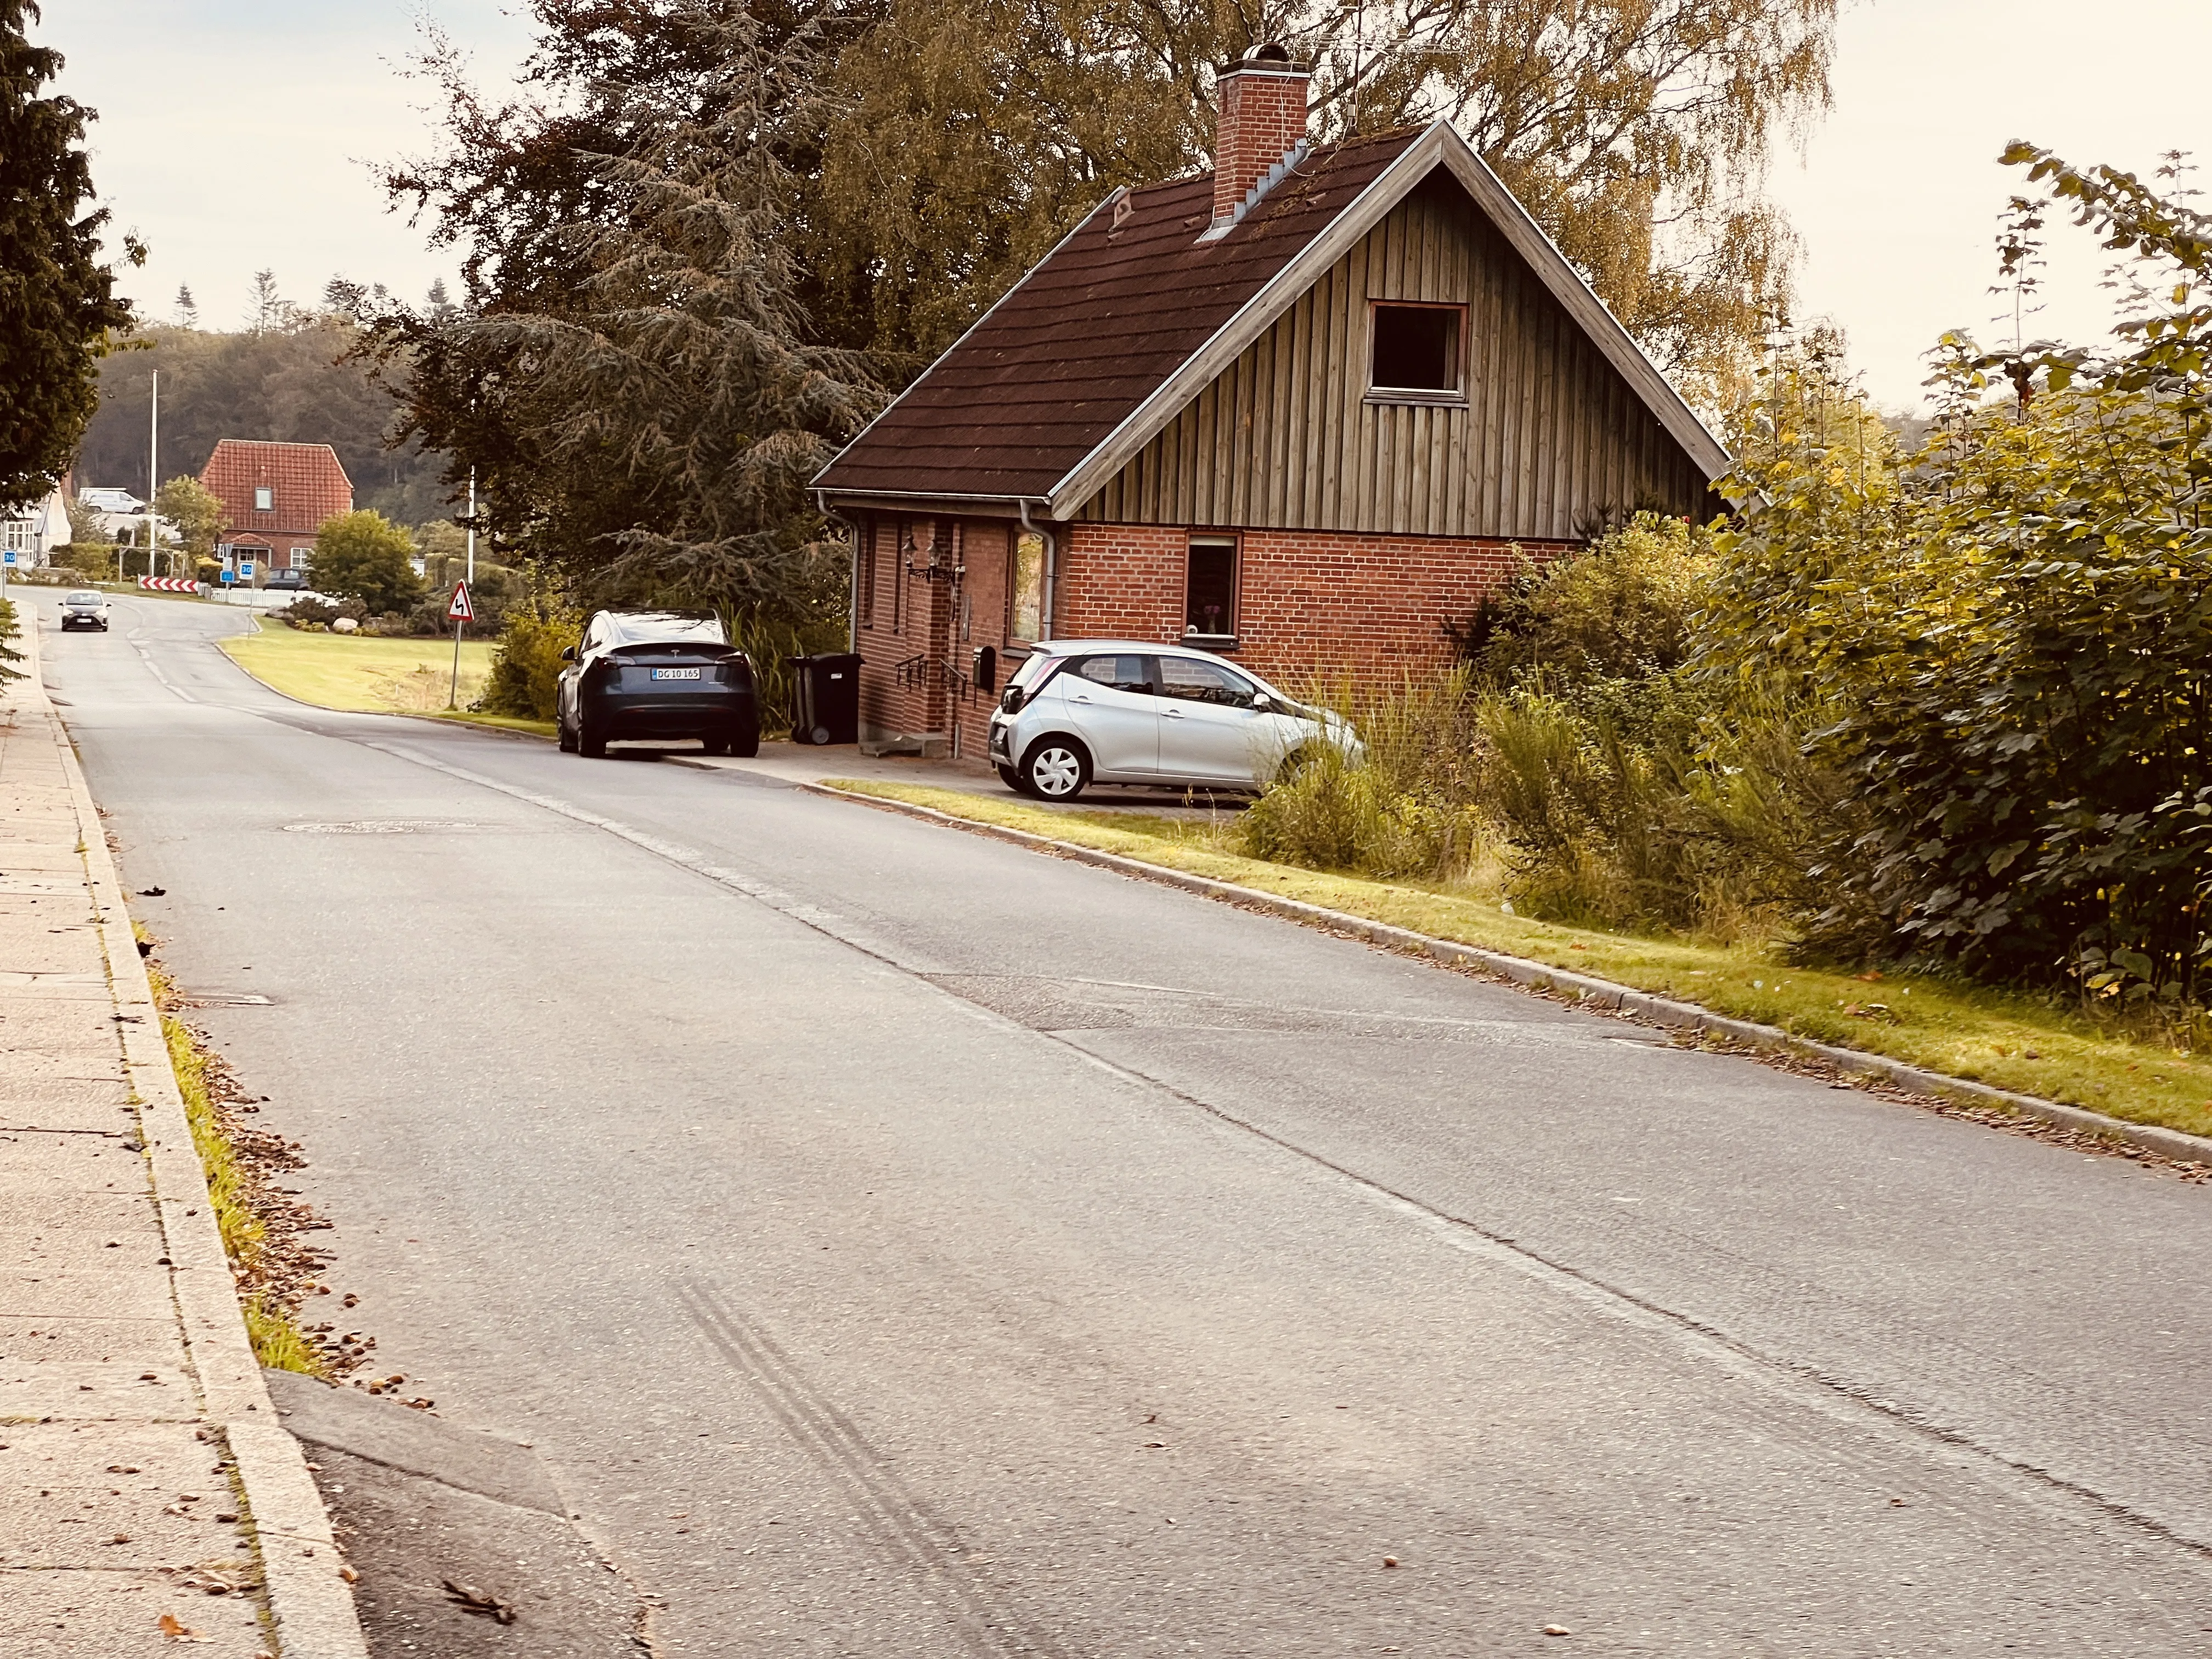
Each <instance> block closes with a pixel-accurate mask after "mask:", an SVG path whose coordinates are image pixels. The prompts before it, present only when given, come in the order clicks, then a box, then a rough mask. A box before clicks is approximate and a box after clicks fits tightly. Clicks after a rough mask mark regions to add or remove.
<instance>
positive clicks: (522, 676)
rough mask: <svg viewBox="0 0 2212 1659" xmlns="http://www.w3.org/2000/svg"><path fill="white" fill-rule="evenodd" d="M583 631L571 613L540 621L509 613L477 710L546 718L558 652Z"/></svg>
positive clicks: (528, 613) (522, 612) (525, 612)
mask: <svg viewBox="0 0 2212 1659" xmlns="http://www.w3.org/2000/svg"><path fill="white" fill-rule="evenodd" d="M583 631H584V626H583V621H582V619H581V618H580V617H577V616H575V615H574V613H573V612H568V611H554V612H552V613H551V614H550V615H549V616H544V617H541V616H539V615H538V613H537V612H536V611H533V610H530V609H527V608H522V607H518V608H517V609H515V610H513V611H509V612H508V613H507V628H506V630H505V631H504V632H503V633H502V634H501V635H500V641H499V649H498V651H497V652H496V653H494V654H493V657H492V659H491V678H489V680H488V681H486V682H485V684H484V689H483V696H481V697H480V698H478V699H477V705H476V706H477V709H478V711H479V712H481V713H483V714H506V715H509V716H512V717H513V718H514V719H517V720H551V719H552V718H553V709H554V694H555V685H554V682H555V681H556V680H557V679H559V678H560V677H561V669H562V662H561V652H562V647H565V646H571V645H574V644H575V643H576V641H577V640H578V638H579V637H580V635H582V633H583Z"/></svg>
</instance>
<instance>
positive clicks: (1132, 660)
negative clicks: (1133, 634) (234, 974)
mask: <svg viewBox="0 0 2212 1659" xmlns="http://www.w3.org/2000/svg"><path fill="white" fill-rule="evenodd" d="M1075 671H1076V674H1077V675H1078V676H1079V678H1083V679H1086V680H1090V681H1091V682H1093V683H1094V684H1099V685H1110V686H1112V687H1113V688H1114V690H1116V691H1127V692H1129V693H1131V694H1132V695H1133V696H1139V697H1149V696H1152V671H1151V670H1150V669H1149V668H1147V667H1146V665H1145V659H1143V658H1142V657H1085V659H1083V660H1082V661H1081V662H1080V663H1079V664H1077V665H1076V668H1075Z"/></svg>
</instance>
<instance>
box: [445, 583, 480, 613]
mask: <svg viewBox="0 0 2212 1659" xmlns="http://www.w3.org/2000/svg"><path fill="white" fill-rule="evenodd" d="M446 616H447V619H448V620H449V621H453V622H457V623H465V622H474V621H475V620H476V619H477V613H476V611H475V608H474V607H473V606H471V605H470V604H469V585H468V584H467V583H466V582H455V583H454V584H453V603H452V604H451V605H447V607H446Z"/></svg>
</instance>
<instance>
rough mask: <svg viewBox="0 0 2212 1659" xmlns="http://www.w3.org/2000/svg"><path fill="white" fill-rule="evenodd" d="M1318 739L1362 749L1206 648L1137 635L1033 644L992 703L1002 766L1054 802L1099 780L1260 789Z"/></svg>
mask: <svg viewBox="0 0 2212 1659" xmlns="http://www.w3.org/2000/svg"><path fill="white" fill-rule="evenodd" d="M1316 744H1331V745H1334V747H1336V748H1338V749H1340V750H1343V751H1344V752H1345V753H1346V754H1347V755H1354V756H1356V755H1358V753H1359V752H1360V744H1359V739H1358V737H1357V736H1355V735H1354V734H1353V732H1352V727H1351V726H1349V725H1348V724H1347V723H1346V721H1345V720H1344V719H1343V718H1342V717H1341V716H1340V715H1338V714H1333V713H1331V712H1329V711H1328V710H1327V709H1319V708H1307V707H1306V706H1305V705H1304V704H1302V703H1300V702H1297V701H1295V700H1294V699H1292V698H1290V697H1286V696H1284V695H1283V694H1282V693H1281V692H1280V691H1279V690H1276V689H1275V688H1274V687H1273V686H1272V685H1270V684H1267V681H1265V680H1263V679H1261V678H1259V677H1258V676H1257V675H1255V674H1251V673H1248V672H1246V671H1244V670H1243V669H1242V668H1239V667H1237V666H1235V665H1233V664H1231V663H1227V662H1225V661H1223V660H1222V659H1220V658H1219V657H1217V656H1215V655H1214V654H1213V653H1211V652H1207V651H1199V650H1194V649H1192V648H1190V647H1185V646H1175V645H1158V644H1154V643H1151V642H1149V641H1141V640H1048V641H1043V642H1042V643H1040V644H1038V645H1036V646H1034V647H1031V648H1030V653H1029V655H1028V657H1027V658H1026V659H1024V661H1023V663H1022V665H1021V667H1020V668H1019V670H1018V671H1016V673H1015V674H1014V676H1013V678H1012V680H1010V681H1009V682H1008V683H1007V685H1006V691H1005V693H1004V695H1003V696H1001V697H1000V700H999V706H998V708H996V709H994V710H993V711H992V714H991V744H990V747H991V762H992V764H993V765H994V766H996V767H997V768H998V769H999V775H1000V777H1001V778H1003V779H1005V780H1006V785H1007V787H1009V788H1012V789H1014V790H1016V791H1018V793H1022V794H1024V795H1032V796H1035V797H1036V798H1038V799H1042V800H1051V801H1067V800H1073V799H1075V798H1076V797H1077V796H1078V795H1080V794H1081V793H1083V792H1084V791H1085V789H1087V788H1089V787H1091V785H1092V784H1094V783H1114V784H1133V785H1137V786H1140V787H1143V786H1150V787H1155V788H1158V787H1170V788H1185V787H1198V788H1210V789H1237V790H1255V791H1256V790H1261V789H1264V788H1266V787H1267V785H1268V784H1270V783H1271V782H1273V781H1274V780H1275V779H1276V778H1277V777H1279V775H1281V773H1282V770H1283V769H1284V767H1285V765H1286V764H1293V763H1295V762H1296V761H1297V758H1298V757H1300V756H1301V755H1304V754H1306V753H1310V751H1311V750H1312V749H1313V747H1314V746H1315V745H1316Z"/></svg>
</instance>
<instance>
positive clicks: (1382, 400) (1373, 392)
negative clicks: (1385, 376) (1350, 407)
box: [1364, 386, 1467, 409]
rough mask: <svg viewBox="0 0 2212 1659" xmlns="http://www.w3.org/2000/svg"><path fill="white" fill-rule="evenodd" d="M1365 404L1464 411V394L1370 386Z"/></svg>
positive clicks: (1465, 401) (1465, 397) (1465, 402)
mask: <svg viewBox="0 0 2212 1659" xmlns="http://www.w3.org/2000/svg"><path fill="white" fill-rule="evenodd" d="M1364 401H1365V402H1367V403H1370V404H1419V405H1421V406H1423V407H1426V408H1431V409H1434V408H1443V409H1465V408H1466V407H1467V393H1465V392H1419V391H1413V390H1407V391H1399V390H1396V389H1389V390H1385V389H1379V388H1376V387H1374V386H1370V387H1369V388H1368V390H1367V396H1366V398H1365V399H1364Z"/></svg>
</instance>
